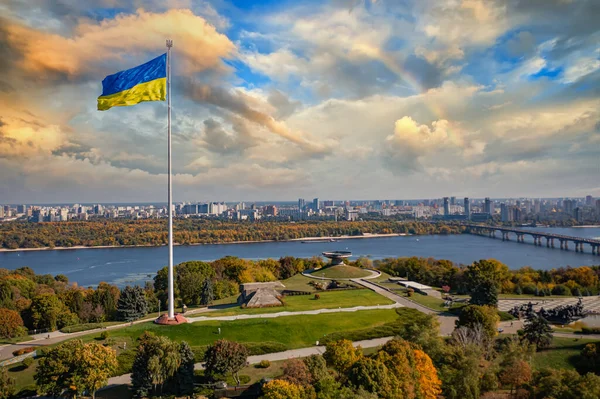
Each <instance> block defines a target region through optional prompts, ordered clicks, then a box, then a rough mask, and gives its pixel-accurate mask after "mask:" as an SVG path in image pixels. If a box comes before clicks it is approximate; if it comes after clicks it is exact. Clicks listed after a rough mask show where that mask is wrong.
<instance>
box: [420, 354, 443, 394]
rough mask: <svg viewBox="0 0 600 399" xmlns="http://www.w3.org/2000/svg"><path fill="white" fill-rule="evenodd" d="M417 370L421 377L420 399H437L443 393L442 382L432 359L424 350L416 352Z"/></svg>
mask: <svg viewBox="0 0 600 399" xmlns="http://www.w3.org/2000/svg"><path fill="white" fill-rule="evenodd" d="M414 355H415V368H416V370H417V373H418V375H419V377H418V381H419V393H420V396H419V397H420V398H423V399H436V398H437V397H438V395H439V394H440V393H442V389H441V386H442V382H441V381H440V379H439V378H438V374H437V370H436V369H435V367H434V366H433V363H432V361H431V358H430V357H429V356H427V354H426V353H425V352H423V351H422V350H418V349H417V350H415V351H414Z"/></svg>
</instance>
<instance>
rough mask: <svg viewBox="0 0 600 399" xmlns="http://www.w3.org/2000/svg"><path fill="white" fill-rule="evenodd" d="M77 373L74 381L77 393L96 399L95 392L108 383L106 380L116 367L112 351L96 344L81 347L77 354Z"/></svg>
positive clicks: (115, 356)
mask: <svg viewBox="0 0 600 399" xmlns="http://www.w3.org/2000/svg"><path fill="white" fill-rule="evenodd" d="M76 357H77V372H76V374H75V376H74V381H75V383H76V385H77V387H78V388H79V392H87V393H90V394H91V395H92V398H95V397H96V391H97V390H98V389H100V388H102V387H104V386H106V385H107V383H108V378H109V377H110V376H111V375H112V374H113V373H114V372H115V370H116V369H117V367H118V363H117V353H116V352H115V350H114V349H112V348H110V347H106V346H104V345H101V344H98V343H89V344H85V345H83V347H82V348H81V350H80V352H79V353H78V354H77V356H76Z"/></svg>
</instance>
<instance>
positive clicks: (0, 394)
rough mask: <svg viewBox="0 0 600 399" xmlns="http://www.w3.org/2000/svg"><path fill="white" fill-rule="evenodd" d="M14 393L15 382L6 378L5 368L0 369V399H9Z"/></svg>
mask: <svg viewBox="0 0 600 399" xmlns="http://www.w3.org/2000/svg"><path fill="white" fill-rule="evenodd" d="M14 392H15V380H14V378H11V377H9V376H8V372H7V371H6V367H0V399H9V398H10V397H12V395H13V393H14Z"/></svg>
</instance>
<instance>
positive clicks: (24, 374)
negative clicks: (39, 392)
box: [6, 359, 39, 391]
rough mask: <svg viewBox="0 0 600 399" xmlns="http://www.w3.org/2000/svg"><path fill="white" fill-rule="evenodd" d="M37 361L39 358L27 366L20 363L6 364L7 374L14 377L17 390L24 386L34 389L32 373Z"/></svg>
mask: <svg viewBox="0 0 600 399" xmlns="http://www.w3.org/2000/svg"><path fill="white" fill-rule="evenodd" d="M38 363H39V359H35V360H34V361H33V364H32V365H31V366H29V368H25V367H24V366H23V365H22V364H21V363H16V364H11V365H9V366H6V369H7V370H8V376H9V377H11V378H14V379H15V387H16V388H17V391H19V390H21V389H23V388H25V387H30V388H32V389H35V380H34V379H33V375H34V374H35V369H36V367H37V365H38Z"/></svg>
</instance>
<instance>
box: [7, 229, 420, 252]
mask: <svg viewBox="0 0 600 399" xmlns="http://www.w3.org/2000/svg"><path fill="white" fill-rule="evenodd" d="M408 235H409V234H403V233H392V234H363V235H361V236H329V237H303V238H292V239H289V240H254V241H230V242H216V243H204V242H199V243H193V244H179V243H174V244H173V246H185V247H191V246H199V245H228V244H258V243H266V242H296V241H317V242H318V241H328V240H335V241H339V240H350V239H359V238H385V237H402V236H408ZM166 246H167V244H162V245H97V246H93V247H87V246H84V245H76V246H73V247H41V248H17V249H8V248H0V252H30V251H67V250H76V249H107V248H160V247H166Z"/></svg>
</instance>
